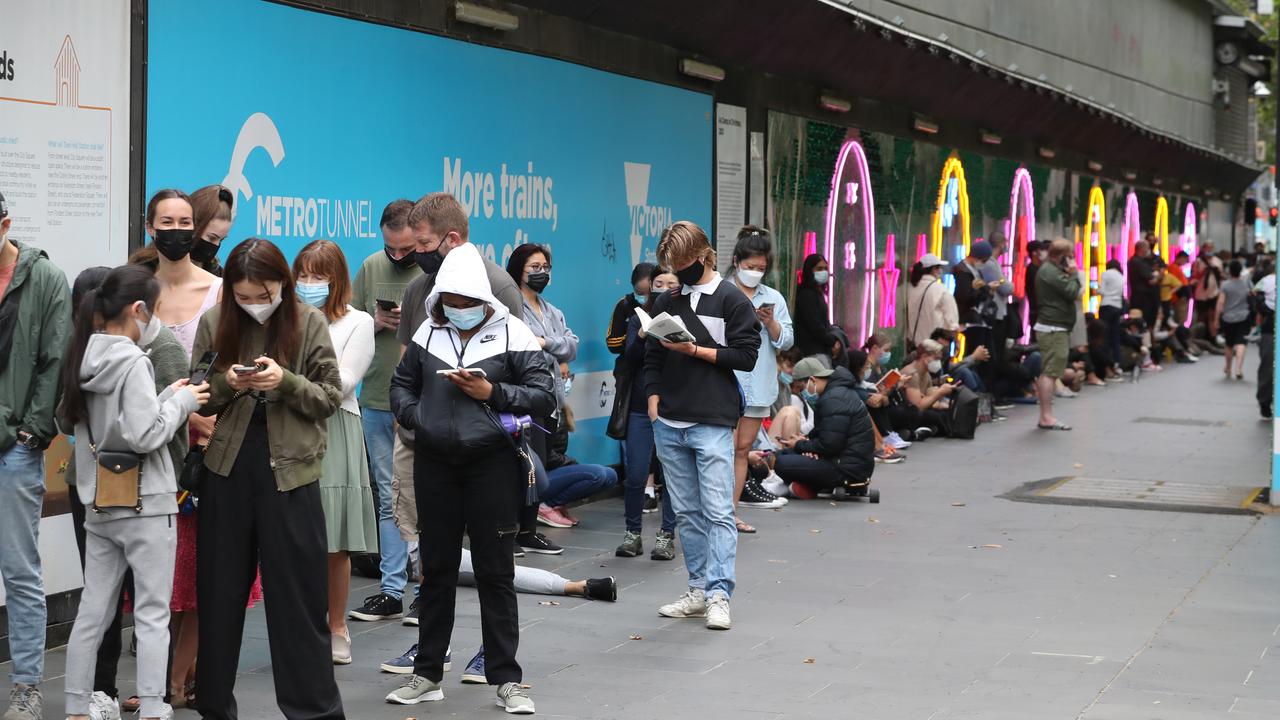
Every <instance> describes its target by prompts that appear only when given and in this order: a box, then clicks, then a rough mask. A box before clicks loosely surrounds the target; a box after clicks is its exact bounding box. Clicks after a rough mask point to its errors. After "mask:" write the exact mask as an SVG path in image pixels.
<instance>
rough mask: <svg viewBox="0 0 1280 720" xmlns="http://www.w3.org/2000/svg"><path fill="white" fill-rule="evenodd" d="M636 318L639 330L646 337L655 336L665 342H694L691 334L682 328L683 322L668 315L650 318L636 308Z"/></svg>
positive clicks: (647, 314) (661, 314)
mask: <svg viewBox="0 0 1280 720" xmlns="http://www.w3.org/2000/svg"><path fill="white" fill-rule="evenodd" d="M636 317H638V318H640V329H641V330H643V331H644V332H645V334H646V335H657V336H658V337H660V338H662V339H663V340H666V341H667V342H673V343H679V342H694V338H693V333H691V332H689V330H688V328H686V327H685V326H684V321H683V320H681V319H680V318H678V317H674V316H672V315H670V314H668V313H659V314H658V317H656V318H651V317H649V313H647V312H645V311H644V310H643V309H641V308H636Z"/></svg>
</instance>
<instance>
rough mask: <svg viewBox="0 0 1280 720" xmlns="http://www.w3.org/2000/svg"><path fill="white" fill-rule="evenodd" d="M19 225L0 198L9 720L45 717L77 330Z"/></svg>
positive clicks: (44, 262)
mask: <svg viewBox="0 0 1280 720" xmlns="http://www.w3.org/2000/svg"><path fill="white" fill-rule="evenodd" d="M12 224H13V218H11V217H10V216H9V206H8V204H7V203H6V202H5V199H4V195H0V576H3V580H4V591H5V610H6V611H7V615H8V625H9V630H8V635H9V655H10V657H11V658H12V660H13V670H12V671H11V673H10V674H11V677H12V680H13V689H12V690H11V691H10V694H9V707H8V709H7V710H6V711H5V714H4V720H40V719H41V717H42V714H41V713H42V709H43V708H42V705H43V700H42V698H41V696H40V690H39V689H37V687H36V686H37V685H38V684H39V683H40V680H41V676H42V675H43V674H44V643H45V624H46V622H47V613H46V608H45V597H44V581H43V578H42V570H41V566H40V548H39V528H40V510H41V507H42V506H43V503H44V493H45V485H44V450H45V448H47V447H49V443H50V442H51V441H52V440H53V438H54V436H55V435H57V430H56V428H55V427H54V423H53V411H54V408H55V407H56V406H57V404H58V397H59V395H60V394H61V392H60V391H61V373H62V359H63V354H64V353H65V352H66V348H67V335H68V333H69V332H70V329H71V328H70V325H71V289H70V288H69V287H68V286H67V278H66V276H64V275H63V274H62V271H61V270H59V269H58V268H57V267H56V266H54V264H53V263H52V262H51V261H50V260H49V256H48V255H47V254H45V252H44V251H43V250H40V249H38V248H35V247H32V246H30V245H23V244H20V243H18V242H17V241H16V240H10V239H9V228H10V227H11V226H12Z"/></svg>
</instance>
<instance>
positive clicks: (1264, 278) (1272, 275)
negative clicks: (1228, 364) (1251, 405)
mask: <svg viewBox="0 0 1280 720" xmlns="http://www.w3.org/2000/svg"><path fill="white" fill-rule="evenodd" d="M1254 277H1255V278H1257V279H1256V280H1254V285H1253V292H1254V303H1253V307H1254V311H1255V320H1256V322H1257V324H1258V332H1259V337H1258V381H1257V394H1256V395H1255V396H1254V397H1255V398H1256V399H1257V401H1258V411H1259V412H1260V413H1261V415H1262V417H1263V418H1270V417H1271V416H1272V414H1271V411H1272V401H1273V399H1274V397H1275V396H1274V395H1273V392H1274V389H1275V388H1274V383H1275V347H1276V346H1275V339H1276V334H1275V333H1276V267H1275V260H1274V258H1271V257H1267V258H1263V259H1261V260H1259V261H1258V266H1257V268H1256V269H1255V270H1254Z"/></svg>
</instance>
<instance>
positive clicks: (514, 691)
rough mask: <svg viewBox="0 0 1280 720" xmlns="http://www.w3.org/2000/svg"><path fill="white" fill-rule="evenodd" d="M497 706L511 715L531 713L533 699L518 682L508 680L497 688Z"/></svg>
mask: <svg viewBox="0 0 1280 720" xmlns="http://www.w3.org/2000/svg"><path fill="white" fill-rule="evenodd" d="M497 705H498V707H500V708H502V709H503V710H506V711H507V712H508V713H510V714H512V715H532V714H533V712H534V710H533V700H532V699H530V698H529V693H526V692H525V691H524V688H522V687H520V683H513V682H509V683H506V684H504V685H503V686H502V687H500V688H498V701H497Z"/></svg>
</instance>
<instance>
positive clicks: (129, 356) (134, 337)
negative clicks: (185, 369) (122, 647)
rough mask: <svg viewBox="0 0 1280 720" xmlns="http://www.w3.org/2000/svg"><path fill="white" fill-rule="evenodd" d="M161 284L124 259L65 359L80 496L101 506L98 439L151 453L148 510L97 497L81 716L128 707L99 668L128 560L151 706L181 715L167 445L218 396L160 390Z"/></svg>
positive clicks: (86, 307)
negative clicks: (171, 688)
mask: <svg viewBox="0 0 1280 720" xmlns="http://www.w3.org/2000/svg"><path fill="white" fill-rule="evenodd" d="M159 295H160V286H159V284H158V283H157V282H156V280H155V277H154V276H153V275H152V274H151V271H150V270H148V269H146V268H144V267H140V266H134V265H125V266H123V267H118V268H116V269H114V270H112V271H111V273H110V274H108V275H107V277H106V279H105V280H104V281H103V283H102V287H101V288H99V289H98V290H94V291H91V292H89V293H87V294H86V295H85V297H84V300H83V301H82V303H81V306H80V308H79V309H78V312H77V313H76V323H75V329H74V331H73V333H72V337H71V343H70V348H69V351H68V354H67V362H66V365H65V367H64V369H63V378H62V384H63V400H62V409H61V418H60V419H61V421H62V422H63V423H64V425H63V427H64V428H69V427H74V434H75V436H76V437H77V438H80V439H82V440H81V442H78V443H76V445H75V463H76V477H77V483H76V490H77V492H78V493H79V497H80V500H81V501H83V502H84V504H85V505H86V506H88V507H91V508H94V498H95V496H96V492H97V480H98V478H99V476H100V475H99V469H100V468H99V467H98V463H97V459H96V452H97V451H98V450H103V451H107V450H110V451H116V452H129V453H136V454H138V455H139V456H141V458H142V464H141V483H142V487H141V493H140V496H141V509H139V510H135V509H132V508H113V509H105V510H99V509H97V508H94V512H93V513H91V514H89V515H88V517H86V519H85V531H86V541H85V570H84V590H83V591H82V593H81V596H80V610H79V612H78V613H77V614H76V621H75V625H74V626H73V627H72V630H71V639H70V641H69V642H68V646H67V679H66V689H67V700H66V703H67V716H68V717H69V718H74V719H75V720H79V719H80V718H88V717H91V713H92V714H93V715H95V716H97V717H119V714H118V713H119V709H118V707H116V706H115V701H114V700H111V699H110V698H109V697H107V696H106V695H105V694H104V693H94V692H93V674H94V663H95V658H96V656H97V652H98V644H99V643H101V641H102V633H103V631H104V630H105V629H106V625H107V624H108V623H109V622H110V620H111V617H112V616H113V615H114V613H115V607H116V599H117V598H118V597H119V596H120V584H121V581H122V580H123V577H124V573H125V570H126V569H132V570H133V577H134V593H135V597H134V598H133V612H134V634H135V636H136V637H137V638H138V697H139V698H140V700H141V704H142V706H141V713H140V716H141V717H142V718H144V719H150V718H171V717H173V709H172V708H170V707H169V706H168V705H167V704H165V702H164V693H165V683H166V681H167V677H166V676H167V672H166V665H167V662H168V649H169V596H170V593H171V592H172V590H173V561H174V552H175V547H176V541H177V539H176V534H175V533H176V531H175V529H174V522H173V520H174V516H175V515H176V514H177V512H178V505H177V501H176V499H175V496H176V492H177V489H178V488H177V474H176V471H175V469H174V466H173V460H172V458H171V457H170V455H169V453H168V451H167V449H166V445H167V443H168V442H169V441H170V440H171V439H172V438H173V435H174V433H175V432H177V430H178V429H179V428H180V427H181V426H182V423H183V422H184V421H185V420H186V417H187V416H188V415H190V414H191V413H193V412H195V411H196V409H197V408H199V407H200V406H202V405H204V404H205V403H206V402H207V401H208V399H209V386H208V385H207V384H202V385H199V386H193V385H190V384H189V383H188V382H187V381H186V380H179V381H178V382H176V383H174V384H173V385H171V386H170V387H169V388H168V389H166V390H165V391H164V392H162V393H160V395H159V396H158V397H157V395H156V392H155V374H154V370H153V369H152V366H151V361H150V359H148V358H147V356H146V354H145V353H144V352H143V351H142V349H141V347H139V346H141V345H146V344H148V343H149V342H151V341H152V340H154V339H155V336H156V334H157V333H158V332H159V330H160V328H161V327H162V324H161V322H160V321H159V320H158V319H157V318H156V317H155V314H154V312H155V303H156V298H157V297H159ZM90 438H92V441H90ZM107 706H109V707H107ZM113 711H114V712H113Z"/></svg>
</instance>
